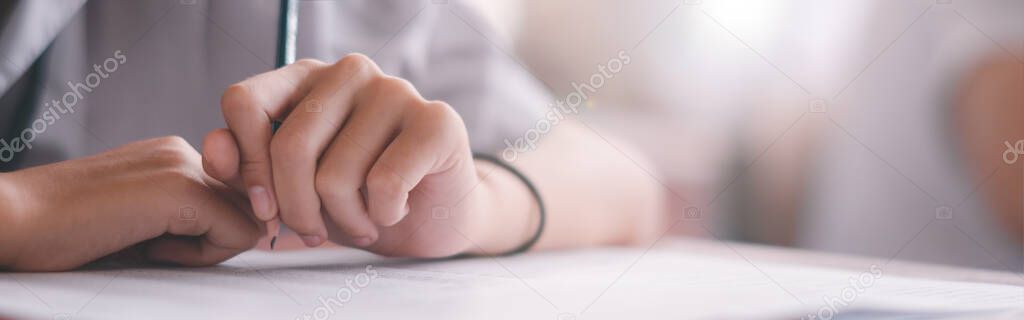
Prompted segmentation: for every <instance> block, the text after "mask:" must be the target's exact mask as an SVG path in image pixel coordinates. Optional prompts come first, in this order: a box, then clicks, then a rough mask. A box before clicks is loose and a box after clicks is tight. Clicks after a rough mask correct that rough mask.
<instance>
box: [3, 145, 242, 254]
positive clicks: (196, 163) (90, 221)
mask: <svg viewBox="0 0 1024 320" xmlns="http://www.w3.org/2000/svg"><path fill="white" fill-rule="evenodd" d="M200 161H201V158H200V156H199V154H198V153H197V152H196V151H195V150H194V149H193V148H192V147H191V146H190V145H189V144H188V143H187V142H185V141H184V140H182V139H181V138H177V137H170V138H159V139H152V140H147V141H142V142H136V143H131V144H128V145H125V146H122V147H120V148H117V149H114V150H111V151H108V152H105V153H102V154H99V155H95V156H92V157H88V158H82V159H76V160H71V161H65V162H60V163H56V164H51V165H46V166H41V167H35V168H30V169H25V170H21V171H15V172H12V173H8V174H4V175H0V181H2V183H3V184H4V185H5V186H8V188H4V189H5V190H6V192H4V194H5V195H6V198H4V199H3V200H11V201H5V203H7V204H11V205H12V207H7V204H4V205H3V206H5V207H7V208H2V209H10V210H7V214H6V215H5V216H3V219H4V220H5V221H2V222H0V225H3V226H2V227H0V228H3V229H4V230H0V231H2V232H4V233H5V234H4V236H3V237H4V240H5V241H4V243H3V245H2V247H0V248H2V249H0V263H2V265H0V267H3V268H8V269H13V270H32V271H56V270H67V269H72V268H75V267H78V266H81V265H83V264H85V263H88V262H90V261H93V260H96V259H98V258H101V257H104V256H106V255H109V254H112V253H115V252H118V251H121V250H123V249H126V248H129V247H133V246H136V245H137V244H141V245H140V247H141V249H142V252H143V253H144V256H145V257H147V258H149V259H152V260H154V261H158V262H166V263H173V264H181V265H187V266H202V265H211V264H215V263H218V262H221V261H224V260H226V259H228V258H230V257H232V256H234V255H236V254H238V253H240V252H242V251H244V250H247V249H249V248H251V247H253V246H254V245H255V243H256V241H257V240H258V238H259V237H260V235H261V232H260V229H259V227H258V224H257V222H256V221H255V220H254V219H251V213H250V212H248V208H247V207H248V203H247V202H246V201H245V199H244V197H243V196H241V195H239V194H237V193H236V192H234V191H233V190H231V189H230V188H228V187H227V186H225V185H223V184H222V183H220V182H219V181H217V180H215V179H212V178H210V177H209V176H207V175H206V174H205V173H204V172H203V170H202V165H201V164H200Z"/></svg>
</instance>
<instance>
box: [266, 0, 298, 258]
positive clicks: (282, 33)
mask: <svg viewBox="0 0 1024 320" xmlns="http://www.w3.org/2000/svg"><path fill="white" fill-rule="evenodd" d="M298 31H299V6H298V1H297V0H281V19H280V20H279V21H278V25H277V32H278V34H277V63H276V66H275V67H276V68H281V67H284V66H286V65H289V64H291V63H293V62H295V49H296V48H295V47H296V41H297V39H298V38H297V36H298ZM280 127H281V121H278V120H273V122H271V124H270V132H271V133H276V132H277V128H280ZM272 225H273V226H275V227H276V229H277V230H276V231H274V232H273V233H272V234H273V235H274V236H273V237H272V238H270V250H274V246H275V245H276V244H277V237H278V236H280V235H281V228H280V224H278V223H272V222H267V231H268V232H270V231H271V227H272Z"/></svg>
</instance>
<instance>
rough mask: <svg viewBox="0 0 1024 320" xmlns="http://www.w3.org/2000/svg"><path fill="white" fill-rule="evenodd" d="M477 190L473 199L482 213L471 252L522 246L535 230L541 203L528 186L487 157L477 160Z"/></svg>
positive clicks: (503, 250) (500, 251)
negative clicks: (487, 159)
mask: <svg viewBox="0 0 1024 320" xmlns="http://www.w3.org/2000/svg"><path fill="white" fill-rule="evenodd" d="M476 167H477V176H478V177H479V179H480V185H479V186H478V188H479V189H480V193H479V196H478V197H475V198H476V199H474V200H475V201H476V202H477V203H476V208H478V209H477V210H478V211H479V212H480V216H481V217H482V219H481V221H480V223H479V226H478V227H477V228H475V229H476V230H478V231H479V232H478V233H477V235H476V236H475V237H474V238H475V239H476V240H474V241H475V242H476V243H477V244H478V245H477V246H474V247H473V248H471V249H470V250H469V253H470V254H474V255H497V254H503V253H507V252H510V251H512V250H515V249H517V248H519V247H520V246H522V245H523V244H524V243H526V242H527V241H529V240H530V238H532V237H533V235H534V234H535V233H536V232H537V227H538V223H539V222H538V220H539V215H540V212H539V211H540V206H539V204H538V203H537V199H536V198H535V197H534V195H533V194H532V193H531V192H530V189H529V187H527V185H526V184H525V183H524V182H523V181H522V180H521V179H520V178H519V177H517V176H516V175H515V174H513V173H512V172H510V171H509V170H506V169H505V168H502V167H500V166H498V165H496V164H494V163H490V162H488V161H481V160H476Z"/></svg>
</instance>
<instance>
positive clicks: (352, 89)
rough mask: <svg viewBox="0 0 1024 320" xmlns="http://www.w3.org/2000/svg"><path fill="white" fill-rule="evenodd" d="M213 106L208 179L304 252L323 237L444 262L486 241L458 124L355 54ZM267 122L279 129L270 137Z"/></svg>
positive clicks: (261, 79)
mask: <svg viewBox="0 0 1024 320" xmlns="http://www.w3.org/2000/svg"><path fill="white" fill-rule="evenodd" d="M221 108H222V111H223V113H224V118H225V120H226V122H227V125H228V129H219V130H215V131H213V132H211V133H210V134H209V135H208V136H207V137H206V140H205V142H204V148H203V149H204V152H203V154H204V158H205V159H206V161H207V163H208V165H209V166H208V167H207V172H208V173H209V174H210V175H211V176H213V177H215V178H217V179H219V180H221V181H224V182H226V183H227V184H229V185H232V186H235V187H236V188H238V189H239V190H245V191H246V192H247V193H248V196H249V200H250V201H251V202H252V207H253V208H254V211H255V214H256V216H257V217H258V218H259V219H261V220H263V221H270V220H272V219H275V218H277V217H280V218H281V219H282V221H283V223H284V224H285V225H287V226H288V227H289V228H291V229H292V230H294V231H295V232H296V233H298V234H299V235H300V236H302V239H303V242H304V243H305V244H306V245H307V246H317V245H320V244H321V243H323V241H325V240H327V239H330V240H332V241H334V242H337V243H340V244H343V245H349V246H357V247H362V248H366V249H368V250H371V251H374V252H377V253H381V254H387V255H404V256H415V257H440V256H448V255H452V254H457V253H461V252H466V251H468V250H470V249H472V247H475V246H474V244H475V242H476V241H474V240H472V239H483V238H486V237H487V235H486V234H484V233H485V232H487V231H489V228H488V225H489V224H492V221H490V220H489V219H488V217H487V216H485V215H484V211H485V210H484V208H488V207H491V206H492V205H493V204H494V203H496V202H494V201H490V200H489V197H488V195H489V194H488V193H487V192H485V191H484V190H486V189H487V188H486V187H481V188H476V187H477V186H478V185H479V184H480V182H481V179H480V178H479V176H478V172H477V166H476V165H475V163H474V161H473V159H472V154H471V152H470V148H469V140H468V137H467V133H466V128H465V125H464V124H463V123H462V120H461V118H460V117H459V115H458V114H457V113H456V112H455V111H454V110H453V109H452V108H451V107H450V106H448V105H447V104H445V103H444V102H439V101H427V100H425V99H424V98H423V97H421V96H420V94H419V93H418V92H417V91H416V89H415V88H414V87H413V86H412V85H411V84H410V83H408V82H407V81H405V80H402V79H399V78H396V77H391V76H388V75H385V74H383V73H382V72H381V70H380V69H379V68H378V67H377V65H376V64H374V62H373V61H371V60H370V59H369V58H367V57H365V56H363V55H358V54H354V55H349V56H346V57H345V58H343V59H341V60H340V61H338V62H337V63H335V64H325V63H322V62H319V61H315V60H301V61H298V62H296V63H295V64H292V65H289V66H286V67H283V68H281V69H278V70H275V71H271V72H267V73H264V74H260V75H257V76H255V77H252V78H249V79H246V80H244V81H242V82H240V83H237V84H234V85H232V86H230V87H229V88H228V89H227V91H226V92H225V93H224V96H223V98H222V100H221ZM275 119H282V120H283V123H282V125H281V127H280V129H279V130H278V131H277V132H276V134H271V121H272V120H275ZM513 179H514V178H513ZM519 214H521V215H522V218H521V219H522V220H524V221H527V220H528V218H527V214H528V213H527V212H521V213H519ZM503 227H505V228H508V227H509V226H508V225H506V226H503ZM511 227H513V228H514V227H515V225H512V226H511ZM523 228H526V227H523ZM504 240H508V241H510V242H515V241H520V239H504Z"/></svg>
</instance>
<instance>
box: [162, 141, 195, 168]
mask: <svg viewBox="0 0 1024 320" xmlns="http://www.w3.org/2000/svg"><path fill="white" fill-rule="evenodd" d="M154 143H155V145H156V147H155V148H154V150H153V154H152V157H153V159H154V160H156V161H157V163H159V164H162V165H163V166H167V167H185V166H190V165H193V164H195V161H196V160H197V158H198V157H199V153H198V152H197V151H196V150H195V149H193V148H192V145H191V144H189V143H188V141H186V140H185V139H184V138H182V137H179V136H168V137H161V138H156V139H154Z"/></svg>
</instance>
